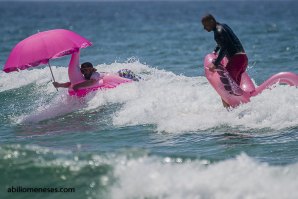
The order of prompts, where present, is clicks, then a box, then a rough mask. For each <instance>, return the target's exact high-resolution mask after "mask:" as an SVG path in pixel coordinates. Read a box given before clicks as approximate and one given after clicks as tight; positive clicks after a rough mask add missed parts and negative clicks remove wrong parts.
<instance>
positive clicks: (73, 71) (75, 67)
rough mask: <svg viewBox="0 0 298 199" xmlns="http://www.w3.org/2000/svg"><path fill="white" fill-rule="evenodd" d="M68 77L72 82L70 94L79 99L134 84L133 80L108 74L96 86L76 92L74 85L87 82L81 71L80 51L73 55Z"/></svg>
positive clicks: (69, 89)
mask: <svg viewBox="0 0 298 199" xmlns="http://www.w3.org/2000/svg"><path fill="white" fill-rule="evenodd" d="M68 77H69V81H70V82H71V86H70V87H69V88H68V93H69V95H71V96H73V95H75V96H77V97H84V96H86V95H87V94H88V93H90V92H92V91H96V90H100V89H110V88H115V87H117V86H118V85H120V84H123V83H129V82H132V80H131V79H127V78H123V77H120V76H119V75H116V74H109V73H107V74H106V75H105V76H104V77H103V78H102V79H101V80H99V81H98V82H96V84H94V85H92V86H88V87H84V88H81V89H79V90H76V91H74V90H73V89H72V87H73V85H75V84H77V83H80V82H82V81H85V79H84V77H83V75H82V73H81V71H80V51H79V50H78V51H77V52H74V53H73V54H72V55H71V59H70V62H69V66H68Z"/></svg>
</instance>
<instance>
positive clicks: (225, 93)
mask: <svg viewBox="0 0 298 199" xmlns="http://www.w3.org/2000/svg"><path fill="white" fill-rule="evenodd" d="M216 57H217V54H214V53H213V54H208V55H206V56H205V60H204V68H205V75H206V77H207V79H208V81H209V83H210V84H211V85H212V87H213V88H214V89H215V90H216V92H217V93H218V94H219V95H220V96H221V98H222V99H223V100H224V101H225V102H227V103H228V104H229V105H230V106H231V107H237V106H238V105H240V104H242V103H247V102H249V101H250V98H251V97H254V96H256V95H258V94H260V93H261V92H262V91H263V90H264V89H266V88H269V87H270V86H272V85H273V84H276V83H285V84H288V85H290V86H298V75H296V74H295V73H291V72H281V73H278V74H275V75H273V76H272V77H270V78H269V79H268V80H266V81H265V82H264V83H263V84H261V85H260V86H259V87H257V88H255V86H254V84H253V82H252V81H251V79H250V77H249V76H248V74H247V73H246V72H244V73H243V74H242V76H241V82H240V86H238V85H237V83H236V82H235V81H234V80H233V79H232V78H231V77H230V75H229V73H228V72H227V70H226V69H225V66H226V64H227V59H226V58H225V59H223V61H222V62H221V64H222V66H219V67H218V68H216V69H215V71H214V72H212V71H210V70H209V68H208V66H209V65H210V64H211V63H212V61H213V60H214V59H215V58H216Z"/></svg>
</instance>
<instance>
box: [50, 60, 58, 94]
mask: <svg viewBox="0 0 298 199" xmlns="http://www.w3.org/2000/svg"><path fill="white" fill-rule="evenodd" d="M48 66H49V68H50V71H51V74H52V78H53V81H54V82H56V80H55V77H54V74H53V71H52V68H51V65H50V60H49V61H48ZM56 90H57V91H58V88H56Z"/></svg>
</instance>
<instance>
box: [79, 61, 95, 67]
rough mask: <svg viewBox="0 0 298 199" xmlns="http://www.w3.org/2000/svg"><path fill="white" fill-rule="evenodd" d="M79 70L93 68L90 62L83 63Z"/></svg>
mask: <svg viewBox="0 0 298 199" xmlns="http://www.w3.org/2000/svg"><path fill="white" fill-rule="evenodd" d="M81 68H93V65H92V64H91V63H90V62H85V63H82V64H81Z"/></svg>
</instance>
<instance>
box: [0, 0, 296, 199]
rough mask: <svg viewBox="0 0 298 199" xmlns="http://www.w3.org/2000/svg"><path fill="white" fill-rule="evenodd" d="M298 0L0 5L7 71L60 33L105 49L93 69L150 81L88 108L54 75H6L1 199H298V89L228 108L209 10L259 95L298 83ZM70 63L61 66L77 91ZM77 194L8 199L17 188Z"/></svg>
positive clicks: (106, 94)
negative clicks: (278, 77)
mask: <svg viewBox="0 0 298 199" xmlns="http://www.w3.org/2000/svg"><path fill="white" fill-rule="evenodd" d="M297 9H298V2H296V1H285V2H278V1H272V2H268V1H266V2H262V1H261V2H259V1H252V2H245V1H240V2H238V1H233V2H232V1H231V2H229V1H225V2H215V1H210V2H208V1H205V2H62V3H61V2H59V3H58V2H55V3H54V2H52V3H47V2H15V3H13V4H12V3H9V2H0V27H1V28H0V36H1V37H0V65H1V67H2V66H3V65H4V64H5V62H6V59H7V57H8V55H9V53H10V51H11V49H12V48H13V47H14V45H16V43H17V42H19V41H21V40H22V39H24V38H26V37H28V36H30V35H32V34H34V33H37V32H38V31H45V30H49V29H56V28H64V29H70V30H72V31H75V32H77V33H79V34H81V35H83V36H84V37H86V38H88V39H89V40H91V41H92V42H93V46H91V47H89V48H86V49H83V50H82V51H81V61H82V62H83V61H90V62H92V63H93V64H94V65H95V66H96V68H97V70H98V71H106V72H116V71H117V70H119V69H121V68H128V69H131V70H133V71H134V72H135V73H137V74H138V75H139V76H141V77H142V80H141V81H139V82H134V83H131V84H126V85H121V86H119V87H117V88H115V89H111V90H107V91H102V92H96V93H94V94H91V95H89V96H88V97H86V98H85V99H83V100H78V99H76V98H71V97H69V96H68V95H67V91H66V90H65V89H59V91H58V92H57V91H56V89H55V88H54V87H53V86H52V84H51V75H50V72H49V69H48V68H46V67H43V66H40V67H36V68H34V69H31V70H24V71H21V72H13V73H4V72H3V71H1V72H0V107H1V112H0V188H1V189H0V198H30V199H31V198H62V199H63V198H78V199H82V198H88V199H91V198H92V199H93V198H94V199H157V198H158V199H181V198H185V199H250V198H254V199H267V198H270V199H272V198H273V199H295V198H298V190H297V187H298V90H297V88H296V87H289V86H286V85H275V86H274V87H273V88H272V89H268V90H265V91H264V92H263V93H262V94H260V95H258V96H256V97H254V98H252V99H251V102H250V103H248V104H243V105H241V106H240V107H238V108H236V109H233V110H231V111H229V112H228V111H227V110H225V109H224V108H223V107H222V104H221V101H220V98H219V97H218V95H217V94H216V93H215V91H214V90H213V89H212V87H211V86H210V85H209V83H208V81H207V79H206V78H205V76H204V73H203V59H204V56H205V55H206V54H207V53H209V52H211V51H212V50H213V48H214V46H215V42H214V40H213V34H212V33H208V32H206V31H204V30H203V28H202V25H201V23H200V19H201V17H202V16H203V15H204V14H206V13H208V12H211V13H213V14H214V15H215V16H216V18H217V19H218V21H220V22H223V23H227V24H228V25H229V26H231V27H232V29H233V30H234V32H235V33H236V34H237V35H238V36H239V38H240V40H241V41H242V43H243V45H244V48H245V50H246V52H247V54H248V57H249V67H248V73H249V75H250V76H251V77H252V79H253V80H254V82H255V84H256V85H260V84H261V83H262V82H264V81H265V80H266V79H268V78H269V77H270V76H271V75H273V74H276V73H278V72H283V71H290V72H294V73H298V67H297V66H298V23H297V18H298V12H297ZM69 59H70V56H66V57H64V58H60V59H57V60H53V61H51V64H52V66H53V72H54V75H55V78H56V80H57V81H60V82H63V81H67V78H68V77H67V65H68V62H69ZM12 187H13V188H15V189H17V188H18V187H22V188H23V189H21V190H24V188H46V189H47V190H48V189H51V188H54V189H55V188H75V192H74V193H73V192H68V193H63V192H56V193H53V192H50V191H48V192H39V193H32V192H25V191H24V192H17V191H15V192H13V193H11V192H8V190H9V189H11V188H12Z"/></svg>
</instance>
